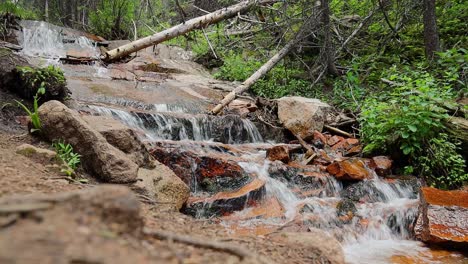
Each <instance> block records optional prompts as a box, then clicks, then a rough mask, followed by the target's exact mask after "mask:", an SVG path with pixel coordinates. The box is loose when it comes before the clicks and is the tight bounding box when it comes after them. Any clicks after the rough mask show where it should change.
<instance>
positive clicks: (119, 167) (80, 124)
mask: <svg viewBox="0 0 468 264" xmlns="http://www.w3.org/2000/svg"><path fill="white" fill-rule="evenodd" d="M39 117H40V119H41V122H42V130H41V133H42V135H43V136H45V137H47V138H48V139H49V140H51V141H54V140H64V141H65V142H67V143H70V144H71V145H72V146H73V149H74V150H75V151H76V152H78V153H79V154H80V155H81V156H82V162H83V165H84V166H85V167H86V168H87V169H88V170H90V171H91V172H92V173H94V174H96V177H98V178H99V179H100V180H102V181H104V182H110V183H130V182H134V181H136V178H137V171H138V165H137V164H136V163H135V162H133V161H131V160H130V159H129V158H128V157H127V156H126V155H125V154H124V153H123V152H122V151H120V150H118V149H117V148H115V147H114V146H112V145H111V144H109V143H108V142H107V141H106V139H105V138H104V137H103V136H102V135H101V134H100V133H99V132H98V131H96V130H94V129H93V128H91V126H90V125H88V123H86V122H85V121H84V120H83V119H81V117H80V115H79V114H78V113H77V112H75V111H73V110H71V109H69V108H68V107H66V106H65V105H64V104H62V103H60V102H58V101H49V102H46V103H44V104H43V105H42V106H41V107H40V108H39Z"/></svg>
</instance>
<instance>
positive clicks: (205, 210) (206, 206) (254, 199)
mask: <svg viewBox="0 0 468 264" xmlns="http://www.w3.org/2000/svg"><path fill="white" fill-rule="evenodd" d="M265 192H266V190H265V182H264V181H262V180H260V179H254V180H252V181H251V182H250V183H248V184H246V185H245V186H243V187H242V188H240V189H238V190H236V191H233V192H221V193H218V194H216V195H214V196H212V197H209V198H197V197H193V198H190V199H189V200H188V202H187V205H186V207H185V208H183V209H182V212H183V213H185V214H188V215H191V216H194V217H208V218H209V217H212V216H221V215H228V214H230V213H233V212H235V211H240V210H243V209H244V208H246V207H248V206H253V205H255V204H257V203H259V201H260V200H261V199H262V198H263V197H264V196H265Z"/></svg>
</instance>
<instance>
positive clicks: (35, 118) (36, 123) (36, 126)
mask: <svg viewBox="0 0 468 264" xmlns="http://www.w3.org/2000/svg"><path fill="white" fill-rule="evenodd" d="M43 94H45V88H43V87H41V88H39V90H37V93H36V95H35V96H34V100H33V109H32V111H31V110H29V108H28V107H27V106H26V105H24V104H23V103H21V102H20V101H18V100H15V101H16V103H17V104H18V105H19V106H20V107H21V108H23V110H24V111H25V112H26V113H27V114H28V115H29V118H31V123H32V126H33V127H32V128H31V131H30V132H31V133H34V132H37V131H40V130H41V128H42V125H41V119H40V118H39V112H38V108H39V99H40V97H39V96H40V95H43Z"/></svg>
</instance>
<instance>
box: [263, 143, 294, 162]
mask: <svg viewBox="0 0 468 264" xmlns="http://www.w3.org/2000/svg"><path fill="white" fill-rule="evenodd" d="M266 156H267V158H268V159H269V160H271V161H275V160H279V161H282V162H283V163H286V164H287V163H288V162H289V159H290V158H289V148H288V146H286V145H281V146H274V147H272V148H270V149H268V150H267V153H266Z"/></svg>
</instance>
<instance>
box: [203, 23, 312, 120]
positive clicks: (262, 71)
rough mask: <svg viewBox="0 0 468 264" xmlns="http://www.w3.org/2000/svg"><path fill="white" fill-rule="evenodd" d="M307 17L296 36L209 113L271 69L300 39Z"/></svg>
mask: <svg viewBox="0 0 468 264" xmlns="http://www.w3.org/2000/svg"><path fill="white" fill-rule="evenodd" d="M310 20H311V18H309V19H308V20H307V21H306V22H305V23H304V24H303V25H302V26H301V28H300V29H299V31H298V33H297V34H296V36H295V37H294V38H293V39H292V40H290V41H289V42H288V43H287V44H286V45H285V46H284V47H283V48H282V49H281V50H280V51H279V52H278V53H276V54H275V55H274V56H273V57H271V58H270V60H268V61H267V62H266V63H265V64H263V65H262V67H260V69H258V70H257V71H256V72H255V73H254V74H252V75H251V76H250V77H249V78H248V79H247V80H245V81H244V82H243V83H242V84H241V85H239V86H237V87H236V88H235V89H234V90H233V91H232V92H230V93H228V94H227V95H226V96H225V97H224V98H223V100H221V102H220V103H219V104H218V105H216V106H215V107H214V108H213V109H212V110H211V113H212V114H214V115H216V114H219V112H221V110H222V109H223V108H224V107H225V106H227V105H228V104H229V103H231V102H232V101H234V99H236V97H237V96H238V95H239V94H241V93H243V92H245V91H247V90H248V89H250V87H252V86H253V85H254V84H255V83H256V82H257V81H258V80H260V79H261V78H262V77H263V76H265V75H266V74H267V73H268V72H269V71H270V70H271V69H273V68H274V67H275V66H276V64H277V63H278V62H280V61H281V60H282V59H283V58H284V57H285V56H286V55H287V54H288V53H289V51H290V50H291V49H292V48H293V47H294V46H295V45H296V44H297V43H298V42H299V41H301V40H302V36H303V33H304V31H305V30H306V28H307V27H308V25H309V21H310Z"/></svg>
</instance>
